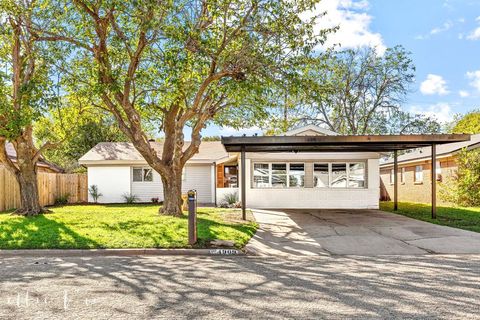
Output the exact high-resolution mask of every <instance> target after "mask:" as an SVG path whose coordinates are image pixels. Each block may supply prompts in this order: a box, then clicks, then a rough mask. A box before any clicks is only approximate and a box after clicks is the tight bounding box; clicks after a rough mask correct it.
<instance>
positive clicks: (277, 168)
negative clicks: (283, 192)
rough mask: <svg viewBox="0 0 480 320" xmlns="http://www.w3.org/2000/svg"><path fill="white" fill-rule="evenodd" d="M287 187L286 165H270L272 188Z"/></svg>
mask: <svg viewBox="0 0 480 320" xmlns="http://www.w3.org/2000/svg"><path fill="white" fill-rule="evenodd" d="M286 186H287V164H286V163H272V187H273V188H285V187H286Z"/></svg>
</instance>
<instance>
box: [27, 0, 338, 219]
mask: <svg viewBox="0 0 480 320" xmlns="http://www.w3.org/2000/svg"><path fill="white" fill-rule="evenodd" d="M317 2H318V1H315V0H301V1H288V0H279V1H261V0H251V1H243V0H210V1H207V0H204V1H199V0H183V1H159V0H145V1H141V2H127V1H120V0H108V1H87V0H73V1H60V0H57V1H55V0H52V1H48V2H46V9H48V10H46V12H48V14H49V17H48V18H47V19H43V20H42V21H39V22H38V23H36V24H35V25H34V26H33V27H32V30H33V33H34V35H35V37H36V38H37V39H38V40H42V41H51V42H55V43H57V44H58V46H59V50H63V52H64V55H63V56H64V59H63V61H61V62H60V63H59V64H60V66H59V68H60V69H62V70H65V71H66V73H65V76H64V78H63V80H62V81H63V83H64V84H65V85H66V87H67V88H68V89H67V90H69V91H70V92H76V93H77V94H81V95H82V96H85V97H90V98H91V101H90V103H91V104H92V105H96V106H97V107H99V108H101V109H103V110H107V111H108V112H110V113H111V114H112V115H113V116H114V117H115V120H116V121H117V123H118V126H119V128H120V129H121V130H122V132H123V133H124V134H125V135H126V136H127V137H128V138H129V139H130V140H131V141H132V142H133V144H134V146H135V148H136V149H137V150H138V151H139V152H140V154H142V156H143V157H144V158H145V160H146V161H147V162H148V164H149V165H150V166H151V167H152V168H154V169H155V170H156V171H157V172H158V173H159V174H160V175H161V177H162V183H163V186H164V191H165V203H164V206H163V210H164V211H165V212H167V213H171V214H178V215H179V214H181V208H180V207H181V206H180V204H181V197H180V192H181V191H180V190H181V187H180V186H181V171H182V168H183V166H184V165H185V163H186V161H188V160H189V159H190V158H191V157H192V156H193V155H194V154H195V153H196V152H197V151H198V148H199V145H200V143H201V131H202V129H203V128H204V127H205V126H206V125H207V124H208V123H209V122H211V121H214V120H215V119H216V118H221V117H222V115H223V116H224V117H225V115H226V114H229V115H230V116H231V117H238V118H242V119H257V118H259V117H265V115H266V113H265V112H264V110H265V108H266V107H267V106H268V104H267V103H268V102H269V100H268V98H269V97H270V94H271V92H272V90H273V89H272V88H274V87H275V86H276V85H278V84H279V83H281V84H282V85H285V84H287V85H289V86H295V84H297V83H299V79H300V76H301V74H300V73H299V72H298V70H299V66H301V65H303V64H304V63H305V61H307V60H308V59H309V58H310V57H311V56H313V55H315V54H316V52H315V50H314V49H315V47H316V46H317V45H318V44H319V43H322V42H323V41H324V40H325V37H326V35H327V34H328V32H330V31H331V30H330V29H326V30H317V29H316V28H314V27H315V26H316V22H315V19H317V18H318V17H314V18H312V19H308V20H307V19H305V18H302V14H303V13H304V12H305V11H307V10H311V9H313V8H314V6H315V4H316V3H317ZM145 123H153V124H154V125H156V127H157V130H158V131H161V132H162V133H163V134H164V136H165V140H164V147H163V151H162V154H157V152H156V151H155V150H154V149H153V147H152V146H151V145H150V143H149V141H148V135H147V133H146V130H145V127H144V124H145ZM186 126H188V127H190V128H191V135H190V139H189V140H190V141H191V142H190V144H189V145H188V146H186V147H185V148H184V142H185V138H184V133H183V131H184V128H185V127H186Z"/></svg>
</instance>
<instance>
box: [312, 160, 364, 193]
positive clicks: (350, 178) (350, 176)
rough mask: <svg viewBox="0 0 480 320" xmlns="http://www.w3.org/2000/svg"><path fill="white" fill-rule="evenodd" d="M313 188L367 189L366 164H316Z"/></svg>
mask: <svg viewBox="0 0 480 320" xmlns="http://www.w3.org/2000/svg"><path fill="white" fill-rule="evenodd" d="M313 186H314V187H315V188H366V187H367V183H366V163H365V162H332V163H315V164H314V165H313Z"/></svg>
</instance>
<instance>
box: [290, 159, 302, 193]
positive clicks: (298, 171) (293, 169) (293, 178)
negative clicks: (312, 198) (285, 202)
mask: <svg viewBox="0 0 480 320" xmlns="http://www.w3.org/2000/svg"><path fill="white" fill-rule="evenodd" d="M288 186H289V187H303V186H305V165H304V164H303V163H290V164H289V170H288Z"/></svg>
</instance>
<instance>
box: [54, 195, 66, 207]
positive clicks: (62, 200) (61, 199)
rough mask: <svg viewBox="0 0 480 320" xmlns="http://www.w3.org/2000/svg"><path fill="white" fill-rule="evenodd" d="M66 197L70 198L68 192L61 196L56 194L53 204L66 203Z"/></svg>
mask: <svg viewBox="0 0 480 320" xmlns="http://www.w3.org/2000/svg"><path fill="white" fill-rule="evenodd" d="M68 198H70V193H66V194H64V195H63V196H58V197H56V198H55V205H64V204H67V203H68Z"/></svg>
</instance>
